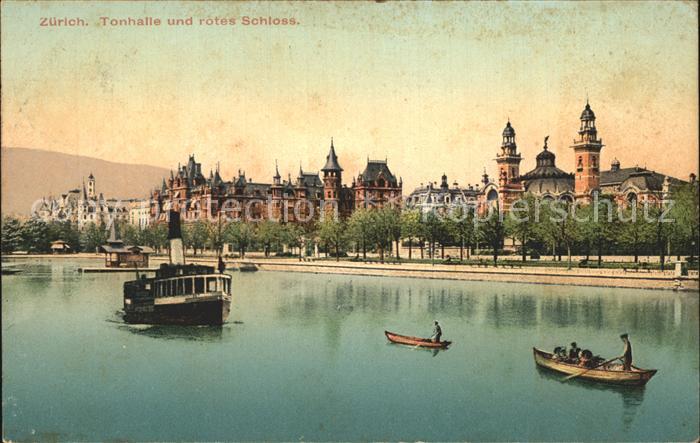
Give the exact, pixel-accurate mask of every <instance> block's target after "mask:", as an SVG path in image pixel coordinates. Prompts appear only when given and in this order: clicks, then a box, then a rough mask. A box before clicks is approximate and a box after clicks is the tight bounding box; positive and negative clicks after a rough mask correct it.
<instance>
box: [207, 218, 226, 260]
mask: <svg viewBox="0 0 700 443" xmlns="http://www.w3.org/2000/svg"><path fill="white" fill-rule="evenodd" d="M204 223H205V226H206V227H207V244H208V245H209V247H210V248H211V249H212V250H213V251H216V254H217V256H219V257H220V256H221V253H222V252H223V249H224V243H225V239H224V232H225V231H226V224H227V223H226V222H225V221H224V220H223V219H222V218H221V217H218V218H217V220H216V222H212V221H209V220H207V221H205V222H204Z"/></svg>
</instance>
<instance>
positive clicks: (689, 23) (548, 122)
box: [0, 2, 698, 193]
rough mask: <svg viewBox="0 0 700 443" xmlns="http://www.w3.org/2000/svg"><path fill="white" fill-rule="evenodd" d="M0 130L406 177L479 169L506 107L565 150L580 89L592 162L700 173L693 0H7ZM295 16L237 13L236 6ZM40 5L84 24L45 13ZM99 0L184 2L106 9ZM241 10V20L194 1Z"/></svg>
mask: <svg viewBox="0 0 700 443" xmlns="http://www.w3.org/2000/svg"><path fill="white" fill-rule="evenodd" d="M0 7H1V8H2V23H1V24H2V30H1V33H2V34H1V43H2V145H3V146H7V147H26V148H36V149H44V150H50V151H58V152H64V153H70V154H78V155H85V156H92V157H97V158H100V159H104V160H112V161H119V162H126V163H139V164H148V165H155V166H162V167H167V168H176V167H177V164H178V163H183V164H184V163H185V162H186V161H187V159H188V155H189V154H194V155H195V157H196V159H197V161H201V162H202V163H203V165H202V167H203V169H204V170H205V171H207V172H208V171H209V169H210V168H213V167H215V165H216V163H217V162H219V163H220V165H221V172H222V175H223V177H224V178H225V179H231V178H232V177H233V175H234V174H236V173H237V171H238V170H239V169H242V170H244V171H245V172H246V175H247V176H248V177H249V178H253V179H254V180H255V181H261V182H270V181H271V177H272V175H273V174H274V167H275V166H274V165H275V161H277V162H278V163H279V168H280V172H281V173H282V175H283V176H286V175H287V173H291V174H292V177H296V175H297V172H298V170H299V166H300V164H301V166H302V168H303V169H304V170H305V171H316V170H318V169H320V168H321V167H322V166H323V164H324V163H325V156H326V155H327V153H328V148H329V144H330V139H331V137H333V138H334V143H335V148H336V152H337V153H338V156H339V161H340V164H341V166H342V167H343V168H344V169H345V176H344V182H345V183H347V184H349V183H350V182H351V176H355V175H357V174H358V173H359V172H360V171H361V170H362V169H363V168H364V165H365V163H366V160H367V158H368V157H369V158H371V159H381V160H384V159H388V162H389V167H390V169H391V170H392V171H393V172H394V173H395V174H396V175H397V176H401V177H402V178H403V181H404V192H405V193H408V192H410V190H411V189H412V188H413V187H414V186H418V185H419V184H421V183H426V182H429V181H439V180H440V176H441V175H442V174H443V173H445V174H447V176H448V177H449V181H450V182H453V181H457V182H458V183H459V184H460V185H466V184H468V183H472V184H473V183H477V182H479V180H480V179H481V174H482V173H483V171H484V168H486V171H487V172H488V173H489V174H490V175H491V176H492V177H495V171H496V164H495V162H494V161H493V160H494V158H495V156H496V153H497V152H498V150H499V147H500V144H501V132H502V130H503V128H504V126H505V123H506V121H507V120H508V119H510V121H511V123H512V125H513V126H514V128H515V130H516V134H517V135H516V141H517V143H518V147H519V151H520V152H521V154H522V156H523V158H524V159H523V162H522V164H521V172H526V171H528V170H531V169H533V168H534V166H535V160H534V158H535V156H536V155H537V154H538V153H539V152H540V151H541V149H542V146H543V139H544V137H545V136H547V135H549V136H550V138H549V147H550V150H551V151H553V152H554V153H555V154H556V155H557V166H558V167H560V168H562V169H564V170H567V171H572V170H573V164H574V158H573V157H574V156H573V152H572V150H571V149H570V148H569V146H570V145H571V143H572V140H573V138H574V137H575V136H577V131H578V129H579V124H580V122H579V117H580V114H581V111H582V110H583V108H584V106H585V103H586V99H587V98H588V99H589V100H590V104H591V107H592V108H593V110H594V111H595V113H596V116H597V117H598V120H597V126H598V131H599V135H600V137H602V139H603V143H604V144H605V148H603V151H602V159H601V163H602V164H603V165H609V164H610V162H611V161H612V160H613V158H617V159H619V160H620V162H621V164H622V167H628V166H635V165H639V166H646V167H648V168H649V169H653V170H656V171H659V172H662V173H666V174H670V175H673V176H676V177H679V178H687V177H688V174H690V173H691V172H694V173H697V172H698V58H697V57H698V56H697V51H698V30H697V25H698V9H697V3H695V2H619V3H618V2H566V3H565V2H541V3H538V2H483V3H482V2H471V3H428V2H421V3H392V2H383V3H373V2H347V3H330V2H329V3H318V2H316V3H265V2H243V3H224V2H203V3H188V2H159V3H155V2H153V3H150V2H141V3H139V2H109V3H100V2H90V3H87V2H65V3H62V2H51V3H49V2H2V4H1V6H0ZM244 16H247V17H252V18H253V17H254V18H257V17H273V18H287V19H291V18H294V21H295V22H296V24H295V25H278V26H274V25H272V26H269V25H256V26H253V25H243V24H242V23H241V18H242V17H244ZM43 17H46V18H48V17H56V18H78V17H79V18H82V19H84V20H85V21H86V23H87V26H76V27H42V26H40V23H41V20H42V18H43ZM100 17H109V18H114V19H123V18H127V17H132V18H142V17H153V18H160V19H161V20H162V21H163V22H165V21H166V20H167V19H168V18H188V17H192V18H193V22H194V23H193V25H191V26H167V25H165V24H162V25H161V26H158V27H133V26H132V27H128V26H109V25H107V26H104V25H101V23H100ZM215 17H219V18H236V19H237V23H236V25H233V26H231V25H221V26H206V25H199V24H198V21H199V19H206V18H215Z"/></svg>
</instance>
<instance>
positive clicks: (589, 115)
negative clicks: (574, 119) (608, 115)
mask: <svg viewBox="0 0 700 443" xmlns="http://www.w3.org/2000/svg"><path fill="white" fill-rule="evenodd" d="M581 120H595V114H594V113H593V110H592V109H591V105H589V104H588V102H586V108H585V109H584V110H583V112H582V113H581Z"/></svg>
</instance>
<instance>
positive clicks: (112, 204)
mask: <svg viewBox="0 0 700 443" xmlns="http://www.w3.org/2000/svg"><path fill="white" fill-rule="evenodd" d="M129 212H130V210H129V202H128V201H121V200H117V199H114V198H111V199H106V198H105V197H104V195H102V193H99V194H98V193H97V186H96V180H95V176H94V175H93V174H92V173H90V175H89V176H88V182H87V186H86V184H85V182H83V186H82V191H81V190H80V189H73V190H70V191H68V192H67V193H65V194H62V195H61V197H59V198H54V197H44V198H42V199H41V200H39V201H38V202H37V203H36V204H35V205H34V207H33V208H32V215H33V216H36V217H38V218H40V219H42V220H44V221H47V222H52V221H69V222H71V223H75V224H77V225H78V228H79V229H83V228H84V227H85V226H87V225H88V224H90V223H94V224H97V225H100V224H104V225H107V224H109V223H110V222H111V221H113V220H118V221H129Z"/></svg>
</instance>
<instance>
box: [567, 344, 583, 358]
mask: <svg viewBox="0 0 700 443" xmlns="http://www.w3.org/2000/svg"><path fill="white" fill-rule="evenodd" d="M579 352H581V348H579V347H578V346H576V342H573V343H571V349H569V360H571V361H573V362H575V361H576V360H578V358H579V356H578V354H579Z"/></svg>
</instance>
